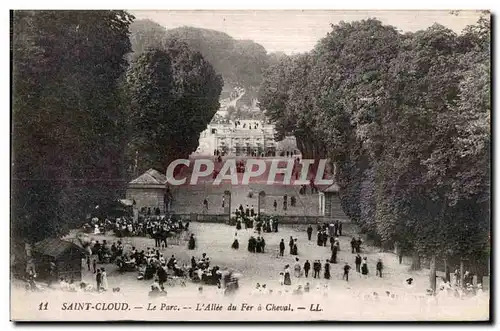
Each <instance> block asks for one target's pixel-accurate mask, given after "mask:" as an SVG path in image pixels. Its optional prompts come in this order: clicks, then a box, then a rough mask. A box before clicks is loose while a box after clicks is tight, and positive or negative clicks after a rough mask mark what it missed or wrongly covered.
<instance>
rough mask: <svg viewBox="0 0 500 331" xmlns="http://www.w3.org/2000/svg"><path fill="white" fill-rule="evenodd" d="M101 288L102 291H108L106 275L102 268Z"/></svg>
mask: <svg viewBox="0 0 500 331" xmlns="http://www.w3.org/2000/svg"><path fill="white" fill-rule="evenodd" d="M101 271H102V273H101V287H102V289H103V290H104V291H106V290H107V289H108V275H107V274H106V271H105V270H104V268H101Z"/></svg>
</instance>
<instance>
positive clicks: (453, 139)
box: [259, 14, 491, 263]
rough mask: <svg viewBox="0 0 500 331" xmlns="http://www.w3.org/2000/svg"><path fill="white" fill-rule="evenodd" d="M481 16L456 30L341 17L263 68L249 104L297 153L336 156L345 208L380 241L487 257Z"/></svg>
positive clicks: (450, 255) (413, 249)
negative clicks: (302, 50)
mask: <svg viewBox="0 0 500 331" xmlns="http://www.w3.org/2000/svg"><path fill="white" fill-rule="evenodd" d="M486 15H487V14H485V16H483V17H482V18H481V19H480V20H479V21H478V23H477V24H476V25H474V26H470V27H468V28H466V29H465V30H464V32H463V33H462V34H460V35H457V34H456V33H454V32H453V31H451V30H449V29H447V28H445V27H443V26H441V25H438V24H435V25H433V26H431V27H430V28H428V29H426V30H423V31H418V32H415V33H407V34H402V33H400V32H398V31H397V30H396V29H395V28H394V27H391V26H387V25H383V24H382V23H381V22H380V21H378V20H375V19H368V20H363V21H357V22H352V23H345V22H341V23H340V24H338V25H333V26H332V30H331V32H329V33H328V34H327V36H326V37H324V38H323V39H321V40H320V41H319V42H318V44H317V45H316V47H315V48H314V50H313V51H311V52H309V53H306V54H300V55H293V56H281V57H280V58H279V60H275V62H276V63H275V64H273V65H272V66H271V67H270V68H269V70H267V72H266V73H265V75H264V79H263V83H262V86H261V89H260V96H259V101H260V103H261V106H262V107H263V108H265V109H266V111H267V114H268V116H269V117H270V119H271V120H272V121H274V122H275V123H276V127H277V130H278V131H279V133H280V134H281V135H286V134H294V135H295V136H296V137H297V141H298V144H299V147H300V148H301V151H302V152H303V154H304V156H305V157H315V158H318V157H328V158H330V159H331V160H332V161H333V162H335V163H336V166H337V167H336V169H337V173H336V178H337V182H338V183H339V185H340V187H341V192H340V193H341V204H342V207H343V209H344V211H345V212H346V214H347V215H348V216H349V217H350V218H351V219H352V220H354V221H355V222H357V223H358V224H359V225H360V226H361V228H362V229H363V230H364V231H365V232H367V233H369V234H370V235H371V236H372V237H373V238H375V239H377V240H378V241H380V242H381V244H382V245H384V246H385V247H387V248H391V247H393V246H394V244H395V243H397V244H398V246H399V247H400V248H401V249H402V250H403V251H404V252H406V253H407V254H409V253H412V254H414V255H416V256H424V257H430V256H437V257H441V258H443V259H452V260H453V259H454V258H461V259H466V260H467V259H468V260H469V261H471V263H473V262H474V263H475V262H480V261H481V262H484V259H485V258H487V256H488V254H487V250H488V246H489V243H488V232H489V216H490V215H489V204H490V187H489V182H490V176H489V174H490V168H489V164H490V135H491V133H490V107H491V105H490V63H489V58H490V57H489V53H490V42H489V41H490V36H489V31H490V27H489V17H487V16H486Z"/></svg>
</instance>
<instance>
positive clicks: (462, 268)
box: [460, 259, 464, 288]
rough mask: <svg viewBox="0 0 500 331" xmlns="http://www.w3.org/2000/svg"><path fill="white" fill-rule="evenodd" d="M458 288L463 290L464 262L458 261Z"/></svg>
mask: <svg viewBox="0 0 500 331" xmlns="http://www.w3.org/2000/svg"><path fill="white" fill-rule="evenodd" d="M460 287H461V288H464V260H462V259H460Z"/></svg>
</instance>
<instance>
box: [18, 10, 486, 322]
mask: <svg viewBox="0 0 500 331" xmlns="http://www.w3.org/2000/svg"><path fill="white" fill-rule="evenodd" d="M231 13H232V12H229V13H225V14H224V13H222V12H217V11H215V12H214V13H213V15H211V16H210V18H207V17H206V14H207V12H204V11H200V12H187V11H184V12H182V11H124V10H98V11H77V10H75V11H14V12H13V16H12V22H11V26H12V61H13V76H12V77H13V88H12V168H11V187H12V191H11V195H12V196H11V221H10V224H11V226H10V227H11V234H10V247H11V254H10V255H11V261H10V271H11V289H12V291H11V293H12V302H11V313H12V315H13V316H15V318H16V319H23V309H22V308H20V307H21V304H20V303H22V302H31V303H33V304H34V307H35V310H39V311H40V314H42V313H43V310H46V308H47V307H45V306H44V304H45V303H48V302H49V303H50V300H51V299H53V300H54V302H56V301H57V302H59V301H61V300H64V302H67V303H68V302H77V301H78V300H80V301H81V300H87V299H88V298H90V299H92V300H102V302H108V301H109V302H117V301H120V300H121V301H123V300H124V298H126V299H127V300H129V299H130V300H132V301H133V302H141V301H142V302H168V303H169V304H170V303H172V304H173V305H174V304H175V303H176V302H183V305H184V306H186V305H188V304H189V303H191V305H192V306H193V307H192V309H193V311H190V312H189V314H187V313H186V314H187V315H186V317H185V318H187V319H189V320H217V316H211V315H210V316H209V315H203V314H202V315H197V313H198V310H199V307H201V306H197V304H199V303H202V302H207V303H208V302H210V303H213V302H223V303H225V304H230V303H234V302H246V303H249V304H250V303H251V304H254V305H255V306H259V305H260V304H262V305H264V311H265V314H264V315H262V314H260V315H259V314H258V313H257V312H252V314H254V315H250V317H249V319H253V320H277V321H283V320H285V321H287V320H297V321H299V320H332V321H343V320H348V321H386V320H391V321H462V320H468V321H486V320H488V319H489V318H490V306H489V302H490V276H491V266H490V257H491V256H490V252H491V227H490V222H491V220H490V218H491V212H490V189H491V187H490V180H491V176H490V166H491V157H490V153H491V151H490V144H491V132H490V126H491V122H490V112H491V103H490V92H491V91H490V14H489V12H484V11H440V12H439V15H437V13H438V12H436V13H434V14H430V13H428V12H422V13H421V14H420V15H421V16H422V18H421V19H420V21H419V20H418V19H417V20H416V21H415V22H413V25H411V27H410V25H408V26H406V25H405V23H404V18H405V17H408V20H409V19H410V18H409V17H410V16H411V15H413V14H411V13H410V12H409V11H408V12H402V13H401V15H400V16H398V17H399V20H396V19H395V18H394V16H391V15H392V14H390V13H388V12H382V11H381V12H377V11H372V12H367V13H357V12H356V13H349V12H348V11H344V12H338V13H336V12H335V11H324V12H322V13H318V12H314V11H312V12H310V13H307V11H306V14H304V15H302V16H301V15H299V13H298V12H294V11H290V12H288V13H285V12H281V11H267V12H265V11H262V12H259V11H255V13H254V14H252V15H255V17H256V18H255V19H256V22H257V23H258V24H261V28H262V29H263V31H264V32H262V34H265V31H266V30H265V29H267V28H269V29H271V27H270V26H268V25H266V24H271V23H269V21H268V20H266V19H264V17H266V15H271V16H273V15H274V16H273V17H275V21H276V22H278V21H280V22H282V23H280V24H282V25H283V26H282V25H280V24H277V23H276V24H275V25H273V26H272V29H274V30H277V31H279V29H280V28H282V29H284V30H283V31H285V30H286V29H285V25H286V24H285V21H286V20H287V19H288V20H289V19H292V18H294V19H296V20H297V23H300V24H303V25H304V26H307V24H306V23H307V22H309V23H310V24H313V23H312V22H313V21H314V22H316V23H314V24H317V25H318V26H321V29H322V30H321V31H322V32H321V33H320V34H319V35H317V36H316V35H311V36H310V39H311V42H310V46H301V45H299V44H300V42H299V41H296V40H295V41H294V39H293V36H291V35H287V37H286V38H288V39H289V40H288V39H287V40H288V41H287V45H288V47H289V48H286V49H285V46H284V45H285V44H280V43H279V42H278V41H277V40H281V39H279V38H280V37H279V36H277V35H275V34H271V36H270V37H268V38H267V39H265V38H263V37H262V38H263V39H262V41H260V39H259V38H258V37H253V38H250V37H248V38H243V37H242V35H241V33H243V34H245V33H246V34H248V36H251V35H252V36H253V35H255V34H252V33H251V32H252V31H255V29H256V28H255V26H254V25H251V24H250V20H251V17H252V19H253V17H254V16H248V17H247V16H245V15H247V14H248V15H250V14H249V13H245V11H239V12H234V13H232V14H231ZM287 15H288V16H287ZM405 15H407V16H405ZM426 15H427V16H426ZM419 17H420V16H419ZM424 18H425V19H424ZM219 19H220V20H221V22H223V23H220V24H221V25H220V26H221V27H220V31H219V30H217V29H218V28H217V27H218V25H217V24H219V23H217V24H216V23H215V22H218V21H217V20H219ZM226 19H227V22H226ZM198 20H199V22H201V23H195V22H198ZM222 20H223V21H222ZM238 20H239V21H238ZM259 20H261V21H259ZM307 20H309V21H307ZM323 20H324V23H325V24H324V26H323V23H321V22H323ZM203 22H205V23H203ZM224 22H226V23H224ZM231 22H234V23H231ZM235 22H239V25H241V26H244V28H242V31H243V32H241V31H240V30H237V29H236V28H235V27H236V25H237V24H236V23H235ZM259 22H260V23H259ZM257 23H256V24H257ZM203 24H205V25H203ZM225 24H227V25H225ZM231 24H235V25H234V27H233V29H234V30H231V29H232V28H231ZM245 24H247V25H248V27H247V26H246V25H245ZM273 24H274V23H273ZM398 24H401V25H400V26H398ZM223 31H224V32H223ZM231 31H234V33H235V34H236V33H237V31H239V33H240V34H239V35H238V34H236V35H235V36H232V35H231ZM276 33H277V32H276ZM282 33H285V32H282ZM304 33H305V32H304ZM318 33H319V32H318ZM245 36H246V35H245ZM273 38H274V39H273ZM286 38H285V39H286ZM250 39H252V40H250ZM260 42H262V43H263V44H261V43H260ZM273 43H274V44H273ZM273 45H274V46H275V48H273ZM280 45H281V46H280ZM308 45H309V44H308ZM280 47H281V49H280ZM300 47H303V48H300ZM90 299H89V300H90ZM48 300H49V301H48ZM242 300H243V301H242ZM132 301H131V302H132ZM61 302H62V301H61ZM301 302H303V303H304V304H305V305H307V310H308V311H297V310H296V309H297V308H296V305H300V303H301ZM264 303H265V304H264ZM270 303H272V304H270ZM313 303H314V304H318V305H319V304H321V307H322V308H321V312H319V306H318V308H317V309H316V308H314V309H313V306H312V307H311V309H309V304H313ZM39 304H40V307H38V305H39ZM268 304H269V306H268ZM289 304H290V306H288V305H289ZM50 305H51V306H53V304H52V303H50ZM179 305H180V304H179ZM64 307H73V306H68V305H66V304H65V306H64ZM294 307H295V308H294ZM71 309H73V308H71ZM145 309H146V308H145ZM189 309H191V308H189ZM242 309H243V308H242ZM289 309H291V310H292V311H294V312H295V313H296V314H295V315H294V314H293V313H291V314H290V315H283V314H285V313H286V311H288V310H289ZM315 309H316V310H317V311H318V315H314V313H313V312H312V311H314V310H315ZM137 314H138V315H134V316H133V317H132V319H137V320H147V319H148V317H147V315H143V314H142V313H141V314H139V313H137ZM292 315H293V316H292ZM30 316H31V315H30ZM39 316H40V317H39ZM89 316H91V315H89ZM235 316H236V317H231V318H228V320H244V319H245V318H242V315H235ZM33 318H43V316H42V315H36V316H35V317H33ZM61 318H63V317H61ZM89 318H90V319H92V317H89ZM123 318H124V319H128V320H130V319H131V318H130V316H128V315H127V316H126V317H125V316H124V317H123ZM150 318H152V319H154V320H165V321H167V320H178V318H175V317H172V316H170V317H169V316H165V317H150ZM223 319H225V317H224V318H223Z"/></svg>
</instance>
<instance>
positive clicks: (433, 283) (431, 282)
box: [429, 255, 436, 294]
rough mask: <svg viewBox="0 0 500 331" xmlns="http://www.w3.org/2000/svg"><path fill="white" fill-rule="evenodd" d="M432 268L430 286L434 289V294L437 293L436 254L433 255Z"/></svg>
mask: <svg viewBox="0 0 500 331" xmlns="http://www.w3.org/2000/svg"><path fill="white" fill-rule="evenodd" d="M430 269H431V272H430V275H429V280H430V287H431V290H432V294H436V255H432V258H431V266H430Z"/></svg>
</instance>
